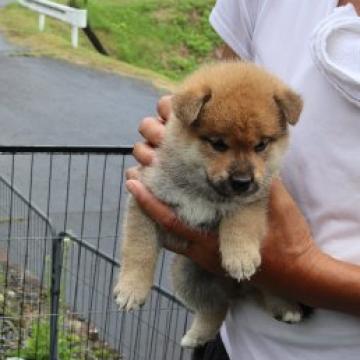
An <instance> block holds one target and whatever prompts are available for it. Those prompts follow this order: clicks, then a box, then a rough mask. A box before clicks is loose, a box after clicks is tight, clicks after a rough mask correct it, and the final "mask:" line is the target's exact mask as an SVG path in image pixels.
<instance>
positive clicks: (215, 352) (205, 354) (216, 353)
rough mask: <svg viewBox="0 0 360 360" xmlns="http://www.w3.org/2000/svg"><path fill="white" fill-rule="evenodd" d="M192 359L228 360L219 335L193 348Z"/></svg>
mask: <svg viewBox="0 0 360 360" xmlns="http://www.w3.org/2000/svg"><path fill="white" fill-rule="evenodd" d="M192 360H230V359H229V356H228V354H227V353H226V350H225V347H224V344H223V342H222V340H221V337H220V335H218V336H217V337H216V339H215V340H214V341H210V342H208V343H206V344H205V345H204V346H201V347H199V348H197V349H195V350H194V353H193V357H192Z"/></svg>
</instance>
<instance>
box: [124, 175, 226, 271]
mask: <svg viewBox="0 0 360 360" xmlns="http://www.w3.org/2000/svg"><path fill="white" fill-rule="evenodd" d="M126 186H127V188H128V190H129V191H130V192H131V193H132V195H133V196H134V197H135V199H136V200H137V202H138V203H139V205H140V206H141V208H142V209H143V210H144V211H145V212H146V213H147V214H148V215H149V216H150V217H151V218H152V219H153V220H154V221H156V222H157V223H158V224H159V225H161V226H162V227H163V228H164V229H166V230H167V231H169V232H172V233H174V234H176V235H177V236H179V237H181V238H182V239H186V240H187V246H186V247H185V248H183V247H182V248H179V247H173V248H170V247H167V249H168V250H170V251H173V252H176V253H178V254H182V255H185V256H187V257H190V258H191V259H192V260H193V261H194V262H196V263H197V264H199V265H200V266H201V267H202V268H204V269H206V270H208V271H209V272H212V273H216V274H225V272H224V270H223V269H222V267H221V258H220V253H219V242H218V236H217V234H215V233H209V232H202V231H198V230H194V229H191V228H189V227H188V226H186V225H185V224H184V223H182V222H181V221H180V220H179V219H178V218H177V216H176V214H175V213H174V212H173V211H172V210H171V209H170V208H169V207H168V206H167V205H165V204H164V203H162V202H161V201H160V200H158V199H157V198H156V197H154V195H152V194H151V192H150V191H149V190H147V189H146V187H145V186H144V185H143V184H142V183H141V182H140V181H138V180H133V179H132V180H128V181H127V182H126Z"/></svg>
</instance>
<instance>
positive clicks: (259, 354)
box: [210, 0, 360, 360]
mask: <svg viewBox="0 0 360 360" xmlns="http://www.w3.org/2000/svg"><path fill="white" fill-rule="evenodd" d="M336 6H337V1H336V0H218V2H217V4H216V6H215V8H214V10H213V12H212V14H211V17H210V22H211V24H212V26H213V27H214V28H215V30H216V31H217V32H218V33H219V34H220V36H221V37H222V38H223V39H224V41H225V42H226V43H228V45H230V46H231V47H232V48H233V49H234V50H235V51H236V52H237V53H238V55H239V56H240V57H242V58H245V59H249V60H252V61H254V62H256V63H258V64H260V65H262V66H264V67H265V68H267V69H268V70H270V71H272V72H273V73H275V74H277V75H278V76H279V77H280V78H282V79H283V80H284V81H285V82H286V83H288V84H289V85H291V86H292V87H293V88H294V89H296V90H297V91H298V92H299V93H300V94H301V95H302V97H303V99H304V111H303V113H302V116H301V119H300V121H299V123H298V124H297V125H296V127H295V128H293V130H292V131H291V145H290V149H289V151H288V153H287V156H286V159H285V164H284V169H283V174H282V176H283V180H284V182H285V184H286V187H287V189H288V190H289V191H290V192H291V194H292V195H293V196H294V198H295V200H296V201H297V203H298V205H299V206H300V208H301V210H302V212H303V213H304V215H305V217H306V219H307V220H308V222H309V224H310V226H311V229H312V233H313V236H314V239H315V241H316V242H317V243H318V245H319V246H320V247H321V249H322V250H323V251H325V252H326V253H328V254H330V255H331V256H333V257H335V258H338V259H342V260H345V261H348V262H351V263H354V264H360V109H359V108H358V107H356V106H354V105H353V104H352V103H350V102H349V101H348V100H346V99H345V98H343V97H342V96H341V95H340V94H339V92H338V91H336V90H335V89H334V88H333V86H331V85H330V83H329V82H328V81H327V79H326V78H325V77H324V76H323V75H322V74H321V73H320V72H319V71H318V70H317V68H316V67H315V65H314V63H313V60H312V57H311V55H310V50H309V48H310V46H309V39H310V37H311V33H312V31H313V29H314V28H315V27H316V25H317V24H318V23H319V22H320V21H321V20H323V19H324V18H326V17H327V16H329V15H330V14H331V13H332V12H333V11H334V10H335V9H336ZM350 7H351V9H352V10H353V12H354V13H355V9H354V8H353V7H352V5H350ZM359 41H360V39H359ZM359 306H360V304H359ZM222 338H223V341H224V344H225V347H226V349H227V351H228V354H229V356H230V358H231V360H300V359H301V360H323V359H324V360H359V359H360V318H358V317H355V316H350V315H346V314H343V313H339V312H333V311H326V310H321V309H316V311H315V314H314V315H313V316H312V317H311V318H310V319H309V320H307V321H304V322H302V323H300V324H297V325H288V324H285V323H281V322H278V321H276V320H274V319H272V318H271V316H269V314H268V313H266V312H265V311H264V310H263V309H262V308H260V307H259V306H257V305H256V304H255V303H254V302H250V301H244V300H240V301H239V302H238V304H236V305H235V306H234V307H233V308H231V310H230V311H229V313H228V316H227V319H226V321H225V323H224V325H223V328H222Z"/></svg>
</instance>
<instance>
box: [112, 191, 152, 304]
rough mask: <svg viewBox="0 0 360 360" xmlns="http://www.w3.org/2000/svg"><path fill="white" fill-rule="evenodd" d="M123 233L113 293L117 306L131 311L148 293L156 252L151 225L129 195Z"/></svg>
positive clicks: (142, 301)
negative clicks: (117, 277) (118, 272)
mask: <svg viewBox="0 0 360 360" xmlns="http://www.w3.org/2000/svg"><path fill="white" fill-rule="evenodd" d="M123 234H124V237H123V243H122V250H121V262H120V264H121V270H120V274H119V280H118V282H117V285H116V286H115V289H114V294H115V296H116V302H117V303H118V305H119V306H120V308H124V309H126V310H132V309H136V308H138V307H139V306H141V305H142V304H143V303H144V302H145V300H146V297H147V295H148V293H149V292H150V289H151V286H152V284H153V278H154V272H155V267H156V260H157V257H158V252H159V245H158V241H157V232H156V227H155V224H154V222H153V221H152V220H151V219H150V218H149V217H147V216H146V215H145V214H144V213H143V212H142V210H141V209H140V208H139V206H138V205H137V203H136V201H135V200H134V199H133V198H132V197H130V199H129V204H128V212H127V217H126V220H125V224H124V231H123Z"/></svg>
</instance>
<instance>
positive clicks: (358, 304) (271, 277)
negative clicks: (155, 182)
mask: <svg viewBox="0 0 360 360" xmlns="http://www.w3.org/2000/svg"><path fill="white" fill-rule="evenodd" d="M283 265H284V266H283V271H282V272H279V271H272V268H273V267H275V268H277V269H278V268H279V267H282V264H281V263H280V264H279V263H277V264H272V263H271V261H270V262H269V261H267V260H266V259H265V264H264V266H265V268H263V269H262V270H260V272H259V274H258V275H257V279H256V280H257V281H258V282H259V283H261V285H262V286H265V287H268V288H269V289H270V290H271V291H273V292H276V293H279V294H280V295H283V296H286V297H289V298H292V299H295V300H297V301H300V302H302V303H304V304H307V305H310V306H312V307H316V308H325V309H330V310H337V311H341V312H346V313H350V314H353V315H359V316H360V266H357V265H352V264H349V263H346V262H343V261H339V260H337V259H334V258H332V257H330V256H328V255H327V254H325V253H323V252H321V251H320V250H319V249H317V248H316V247H313V248H311V249H310V250H309V253H307V254H306V255H305V256H302V257H300V258H298V259H297V260H296V261H294V264H293V265H292V266H291V265H290V266H289V263H288V262H287V264H286V266H285V264H283ZM265 272H266V276H264V273H265Z"/></svg>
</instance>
